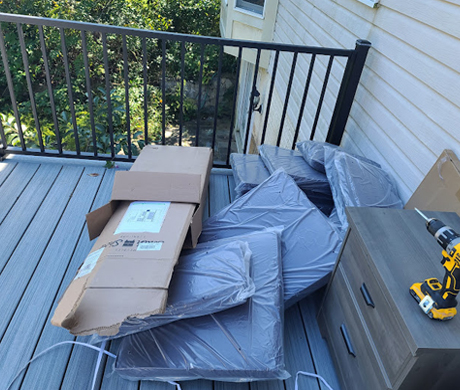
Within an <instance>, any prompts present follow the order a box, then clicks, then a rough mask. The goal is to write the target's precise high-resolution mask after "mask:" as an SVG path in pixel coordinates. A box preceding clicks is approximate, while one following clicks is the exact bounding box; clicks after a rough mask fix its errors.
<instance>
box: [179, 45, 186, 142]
mask: <svg viewBox="0 0 460 390" xmlns="http://www.w3.org/2000/svg"><path fill="white" fill-rule="evenodd" d="M180 58H181V71H180V114H179V146H182V127H183V125H184V72H185V69H184V68H185V42H181V45H180Z"/></svg>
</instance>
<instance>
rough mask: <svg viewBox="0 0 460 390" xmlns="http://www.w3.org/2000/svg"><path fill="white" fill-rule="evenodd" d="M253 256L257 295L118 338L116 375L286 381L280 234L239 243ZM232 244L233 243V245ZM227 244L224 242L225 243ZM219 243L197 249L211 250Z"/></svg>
mask: <svg viewBox="0 0 460 390" xmlns="http://www.w3.org/2000/svg"><path fill="white" fill-rule="evenodd" d="M237 239H238V240H245V241H247V242H248V244H249V248H250V249H251V251H252V257H251V266H252V267H251V276H252V278H253V280H254V283H255V286H256V291H255V294H254V296H253V297H252V298H249V300H248V302H247V303H245V304H243V305H241V306H238V307H235V308H233V309H229V310H226V311H223V312H220V313H217V314H213V315H209V316H205V317H199V318H193V319H187V320H183V321H177V322H174V323H172V324H168V325H165V326H162V327H160V328H155V329H151V330H148V331H145V332H142V333H137V334H134V335H130V336H127V337H125V338H123V340H122V343H121V345H120V350H119V353H118V358H117V360H116V363H115V370H116V372H117V373H118V374H120V375H121V376H122V377H123V378H126V379H132V380H139V379H141V380H143V379H150V380H163V381H171V380H190V379H199V378H204V379H212V380H219V381H231V382H242V381H255V380H267V379H286V378H288V377H289V374H288V373H287V372H286V371H285V370H284V348H283V293H282V278H281V262H280V244H279V232H277V231H265V232H258V233H254V234H250V235H248V236H246V237H239V238H237ZM232 240H233V239H232ZM227 241H228V240H227ZM215 245H220V243H219V242H210V243H205V244H200V245H199V246H198V247H199V248H203V246H205V247H214V246H215Z"/></svg>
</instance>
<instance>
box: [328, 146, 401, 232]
mask: <svg viewBox="0 0 460 390" xmlns="http://www.w3.org/2000/svg"><path fill="white" fill-rule="evenodd" d="M325 161H326V174H327V177H328V179H329V181H330V183H331V188H332V193H333V195H334V203H335V206H336V210H337V217H338V219H339V221H340V224H341V227H340V229H341V231H342V233H344V232H345V231H346V229H347V227H348V222H347V216H346V214H345V207H382V208H395V209H401V208H403V206H404V205H403V203H402V201H401V199H400V198H399V195H398V191H397V189H396V186H395V184H394V182H393V179H392V178H391V177H390V176H389V175H388V173H386V172H385V171H384V170H383V169H382V168H379V167H377V166H375V165H373V164H369V163H367V162H365V161H362V160H361V159H358V158H356V157H353V156H351V155H349V154H348V153H346V152H343V151H341V150H338V149H336V150H334V149H330V150H326V151H325Z"/></svg>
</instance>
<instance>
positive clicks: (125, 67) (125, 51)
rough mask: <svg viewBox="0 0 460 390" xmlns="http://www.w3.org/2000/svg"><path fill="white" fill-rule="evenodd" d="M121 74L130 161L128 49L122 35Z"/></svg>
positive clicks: (124, 36) (130, 157)
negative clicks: (122, 74)
mask: <svg viewBox="0 0 460 390" xmlns="http://www.w3.org/2000/svg"><path fill="white" fill-rule="evenodd" d="M123 73H124V76H125V104H126V132H127V143H128V158H129V159H130V160H131V159H132V157H133V156H132V151H131V114H130V111H129V69H128V49H127V47H126V35H123Z"/></svg>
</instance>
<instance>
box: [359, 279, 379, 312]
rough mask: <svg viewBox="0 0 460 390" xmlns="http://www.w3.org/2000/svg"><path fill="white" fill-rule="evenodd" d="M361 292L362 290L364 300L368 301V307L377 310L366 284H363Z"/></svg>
mask: <svg viewBox="0 0 460 390" xmlns="http://www.w3.org/2000/svg"><path fill="white" fill-rule="evenodd" d="M360 290H361V293H362V294H363V297H364V300H365V301H366V303H367V305H368V306H371V307H373V308H375V304H374V301H373V300H372V298H371V294H369V291H368V289H367V287H366V283H363V285H362V286H361V288H360Z"/></svg>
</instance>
